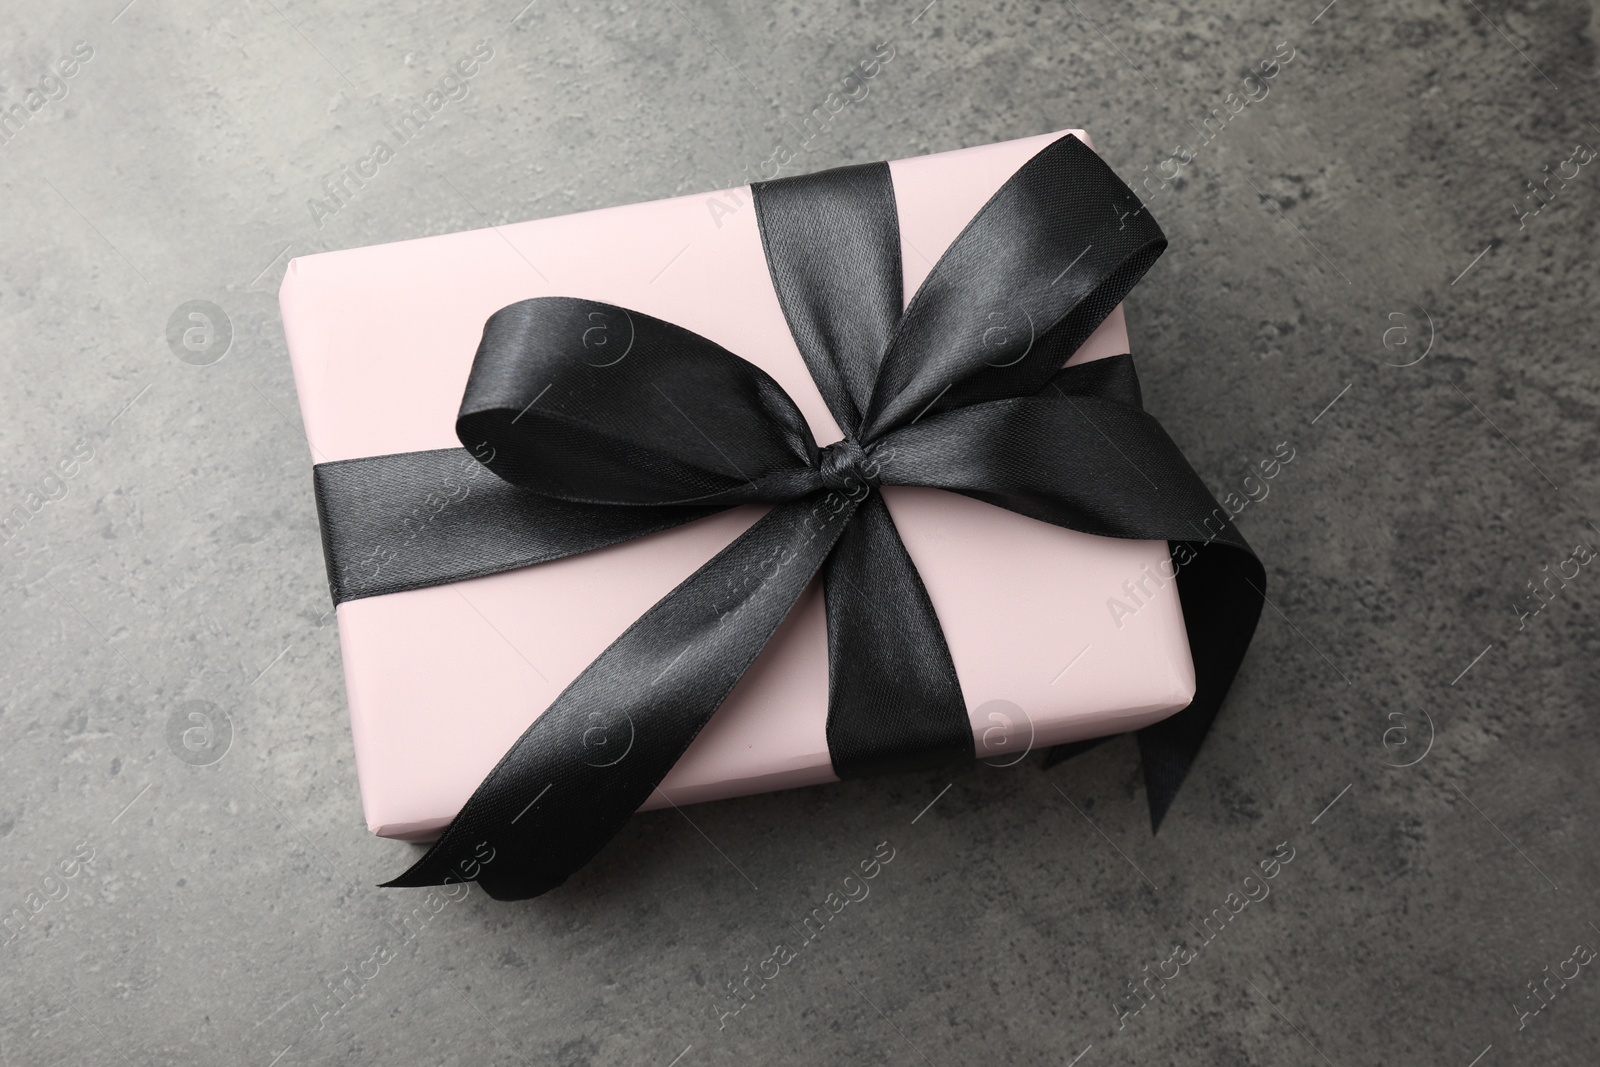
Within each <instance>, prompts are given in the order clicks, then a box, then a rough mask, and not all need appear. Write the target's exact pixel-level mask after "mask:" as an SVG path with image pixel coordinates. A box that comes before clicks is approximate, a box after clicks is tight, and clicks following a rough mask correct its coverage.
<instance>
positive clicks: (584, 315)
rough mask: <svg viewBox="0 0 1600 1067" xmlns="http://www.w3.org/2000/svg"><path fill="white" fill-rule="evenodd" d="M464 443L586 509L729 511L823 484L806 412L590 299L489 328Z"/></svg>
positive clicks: (728, 366)
mask: <svg viewBox="0 0 1600 1067" xmlns="http://www.w3.org/2000/svg"><path fill="white" fill-rule="evenodd" d="M456 435H457V436H458V437H459V438H460V439H461V443H462V444H463V445H465V446H466V447H467V448H468V449H469V450H470V451H472V453H473V454H474V455H475V456H477V457H478V458H479V459H480V460H481V461H482V462H483V463H484V465H485V466H487V467H488V468H489V469H490V470H492V471H494V473H496V474H498V475H499V476H500V477H501V478H504V479H505V480H506V481H508V482H512V483H513V484H516V485H519V486H522V487H523V488H525V489H530V490H532V491H533V492H535V493H538V494H539V495H541V496H545V497H551V498H554V499H556V500H564V501H570V502H573V503H583V504H626V505H686V504H694V505H717V504H720V505H724V506H726V505H731V504H741V503H750V502H755V501H762V502H770V501H777V500H790V499H793V498H795V497H797V496H801V495H803V494H805V493H807V492H810V491H812V490H814V489H815V488H816V486H817V480H816V476H815V473H814V472H813V471H812V470H811V463H810V456H811V454H812V451H813V450H814V448H815V445H814V443H813V442H812V439H811V431H810V428H809V427H808V426H807V425H806V421H805V418H804V416H802V415H801V414H800V409H799V408H797V407H795V404H794V401H793V400H791V399H789V396H788V394H787V393H785V392H784V391H783V388H782V387H781V386H779V385H778V383H777V382H775V381H773V379H772V377H771V376H770V375H768V374H767V373H766V372H765V371H763V370H762V369H761V368H759V367H757V366H756V365H755V364H753V363H750V362H748V361H746V360H743V359H740V358H739V357H738V356H736V355H734V354H733V353H732V352H729V351H728V350H727V349H725V348H723V347H722V346H721V345H718V344H716V343H715V342H713V341H710V340H707V339H706V338H704V337H701V336H700V335H699V334H697V333H693V332H691V331H689V330H685V329H683V328H682V327H681V326H675V325H673V324H672V323H670V322H665V321H663V320H661V319H657V318H654V317H652V316H649V315H645V314H643V313H642V312H638V311H629V310H628V309H627V308H621V307H617V306H615V305H613V304H605V303H601V302H598V301H594V300H578V299H573V298H571V297H540V298H537V299H532V300H523V301H520V302H519V303H516V304H512V305H510V306H509V307H506V308H502V309H501V310H500V311H497V312H495V313H494V315H492V316H490V318H489V320H488V322H487V323H486V324H485V326H484V331H483V340H482V342H480V343H479V345H478V353H477V356H476V358H475V359H474V360H473V363H472V373H471V375H470V376H469V377H468V379H467V388H466V393H465V395H464V397H463V399H462V402H461V413H460V415H459V417H458V418H457V419H456Z"/></svg>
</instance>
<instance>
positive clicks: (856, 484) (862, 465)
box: [817, 437, 882, 500]
mask: <svg viewBox="0 0 1600 1067" xmlns="http://www.w3.org/2000/svg"><path fill="white" fill-rule="evenodd" d="M817 472H818V473H819V474H820V475H821V476H822V484H823V485H825V486H827V487H828V488H829V489H834V490H837V491H839V492H841V493H843V494H844V495H845V496H847V497H849V498H850V499H852V500H859V499H861V498H862V497H864V496H866V495H867V494H868V493H870V492H871V491H872V490H873V489H874V488H876V486H877V485H878V476H879V475H880V474H881V473H882V469H881V467H880V466H879V464H878V461H877V460H876V459H874V458H873V456H872V452H871V451H870V450H869V449H865V448H862V447H861V444H860V442H858V441H857V440H856V439H855V438H854V437H846V438H845V439H844V440H842V441H835V442H834V443H833V444H831V445H829V446H828V447H827V448H824V449H823V450H822V455H821V457H820V458H819V459H818V461H817Z"/></svg>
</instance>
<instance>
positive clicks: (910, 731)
mask: <svg viewBox="0 0 1600 1067" xmlns="http://www.w3.org/2000/svg"><path fill="white" fill-rule="evenodd" d="M823 578H824V581H825V583H826V584H825V590H826V595H827V602H828V752H829V754H830V755H831V756H832V758H833V769H834V771H835V773H837V774H838V775H839V777H840V778H861V777H866V776H868V775H874V774H883V773H888V772H894V771H906V770H920V769H923V768H927V767H932V766H938V765H941V764H944V763H949V762H953V761H955V760H961V759H965V760H971V759H972V758H973V756H974V748H973V741H972V721H971V719H969V718H968V716H967V704H966V700H965V699H964V698H963V697H962V695H961V682H960V680H959V679H958V678H957V677H956V667H955V663H954V662H953V661H952V660H951V658H950V648H949V646H948V645H946V644H945V639H944V630H943V629H942V628H941V627H940V626H939V617H938V615H936V614H935V613H934V610H933V601H932V600H930V599H929V597H928V590H927V588H926V587H925V586H924V585H923V584H922V578H921V576H920V575H918V574H917V568H916V565H915V564H914V563H913V562H912V561H911V556H910V555H909V554H908V553H907V552H906V548H905V544H904V543H903V542H902V541H901V540H900V534H899V531H897V530H896V529H895V526H894V520H893V519H892V518H890V516H889V508H888V506H887V505H886V504H884V502H883V496H882V495H881V494H879V493H872V494H870V495H869V496H867V497H866V498H865V499H864V500H863V501H862V503H861V505H860V507H859V508H858V509H857V511H856V514H855V518H854V520H853V521H852V522H851V523H850V527H849V529H848V530H846V531H845V533H844V536H843V537H841V538H840V539H839V544H838V546H837V547H836V548H835V549H834V552H833V555H831V556H829V557H828V562H827V564H826V566H825V568H824V570H823Z"/></svg>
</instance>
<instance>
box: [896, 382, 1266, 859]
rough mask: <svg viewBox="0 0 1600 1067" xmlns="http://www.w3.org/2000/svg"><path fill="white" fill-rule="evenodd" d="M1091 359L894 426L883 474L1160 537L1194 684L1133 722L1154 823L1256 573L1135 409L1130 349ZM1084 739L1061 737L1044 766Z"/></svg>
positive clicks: (1241, 641)
mask: <svg viewBox="0 0 1600 1067" xmlns="http://www.w3.org/2000/svg"><path fill="white" fill-rule="evenodd" d="M1119 362H1120V364H1121V365H1119ZM1099 363H1100V364H1104V366H1097V365H1096V364H1085V365H1084V366H1083V367H1082V368H1070V369H1068V370H1065V371H1062V372H1061V373H1060V374H1059V375H1058V376H1057V378H1056V379H1055V380H1054V381H1053V383H1052V384H1051V385H1050V386H1047V387H1046V388H1045V389H1044V390H1042V391H1041V392H1040V393H1039V394H1038V395H1036V396H1033V397H1027V398H1020V399H1012V400H998V401H990V402H988V403H983V404H973V405H969V406H967V407H965V408H959V409H956V410H954V411H950V412H945V413H943V414H938V415H934V416H932V417H930V418H927V419H923V420H922V421H920V422H918V423H916V424H914V425H912V426H908V427H906V428H904V429H902V430H897V431H895V432H894V433H893V434H891V435H890V436H889V437H888V438H886V439H885V442H884V446H883V449H882V452H883V455H884V456H885V457H886V459H885V461H884V465H883V474H882V479H883V481H884V483H885V484H891V485H926V486H933V487H935V488H940V489H948V490H950V491H952V492H957V493H964V494H966V495H968V496H972V497H975V498H977V499H979V500H983V501H986V502H987V503H990V504H995V505H997V506H999V507H1003V508H1006V509H1007V510H1010V511H1015V512H1017V513H1018V514H1022V515H1027V516H1029V517H1030V518H1035V519H1039V520H1042V521H1044V522H1049V523H1052V524H1054V525H1057V526H1064V527H1066V528H1068V529H1072V530H1079V531H1082V532H1084V533H1091V534H1097V535H1100V536H1103V537H1126V538H1135V539H1139V540H1164V541H1167V542H1168V543H1169V545H1170V548H1171V552H1172V566H1173V568H1174V574H1173V575H1172V576H1171V577H1175V578H1176V581H1177V586H1178V595H1179V599H1180V602H1181V605H1182V608H1183V617H1184V626H1185V629H1186V630H1187V631H1188V636H1189V649H1190V653H1191V655H1192V658H1193V660H1194V667H1195V695H1194V699H1193V700H1192V701H1191V702H1190V704H1189V705H1188V706H1187V707H1186V708H1184V709H1183V710H1182V711H1180V712H1178V713H1177V714H1175V715H1172V716H1170V717H1169V718H1167V719H1165V720H1163V721H1161V722H1159V723H1156V724H1154V725H1152V726H1148V727H1145V728H1143V729H1141V730H1139V731H1137V737H1138V741H1139V750H1140V755H1141V758H1142V762H1143V764H1144V775H1145V785H1146V788H1147V791H1148V794H1149V803H1150V818H1151V825H1152V828H1153V829H1154V828H1159V827H1160V825H1161V820H1162V819H1163V817H1165V815H1166V813H1167V810H1168V809H1169V808H1170V807H1171V806H1172V801H1173V798H1174V797H1175V796H1176V795H1177V792H1178V787H1179V786H1180V785H1181V784H1182V783H1183V780H1184V778H1185V776H1186V775H1187V774H1188V773H1189V769H1190V767H1192V766H1193V764H1194V761H1195V758H1196V756H1197V754H1198V753H1199V750H1200V746H1201V743H1202V742H1203V741H1204V739H1205V736H1206V733H1207V731H1208V730H1209V729H1210V727H1211V723H1212V722H1213V720H1215V718H1216V716H1217V711H1218V709H1219V708H1220V707H1221V705H1222V700H1223V697H1224V696H1226V695H1227V692H1228V688H1229V686H1231V685H1232V683H1233V679H1234V676H1235V675H1236V674H1237V673H1238V670H1239V665H1240V663H1241V662H1242V661H1243V659H1244V654H1245V651H1246V649H1248V648H1249V645H1250V638H1251V636H1252V635H1253V634H1254V633H1255V627H1256V623H1257V621H1258V620H1259V619H1260V616H1261V608H1262V605H1263V602H1264V600H1265V595H1266V594H1265V589H1266V573H1265V571H1264V569H1263V568H1262V566H1261V563H1260V561H1259V560H1258V559H1257V558H1256V556H1255V553H1254V552H1252V551H1251V549H1250V546H1249V544H1248V543H1247V542H1246V541H1245V539H1244V536H1243V535H1242V534H1241V533H1240V532H1239V530H1238V528H1237V527H1235V526H1234V525H1233V522H1232V519H1231V517H1230V516H1229V513H1228V512H1227V510H1226V509H1224V508H1223V507H1222V506H1221V505H1219V504H1218V503H1217V502H1216V500H1215V499H1214V498H1213V497H1212V496H1211V493H1210V491H1209V490H1207V489H1206V487H1205V483H1204V482H1202V481H1201V480H1200V477H1199V476H1198V475H1197V474H1195V472H1194V469H1193V468H1191V467H1190V466H1189V464H1188V462H1187V461H1186V460H1185V459H1184V458H1183V454H1182V452H1180V451H1179V449H1178V447H1177V445H1175V444H1174V443H1173V442H1172V439H1171V438H1169V437H1168V436H1167V435H1166V433H1165V432H1164V431H1163V430H1162V429H1161V427H1160V425H1159V424H1158V423H1157V422H1156V420H1155V419H1153V418H1152V417H1151V416H1150V415H1148V414H1147V413H1145V412H1144V411H1142V410H1141V409H1140V408H1139V407H1138V405H1137V397H1138V391H1137V382H1136V380H1135V379H1134V378H1133V376H1132V361H1131V359H1129V357H1126V356H1119V357H1112V358H1111V359H1107V360H1101V361H1099ZM1090 368H1093V369H1090ZM1086 747H1088V746H1087V745H1084V744H1077V745H1069V746H1063V748H1064V749H1065V751H1060V750H1058V751H1057V752H1056V753H1053V754H1052V756H1051V757H1050V758H1049V760H1048V763H1047V765H1050V764H1054V763H1057V762H1059V761H1060V760H1061V759H1064V758H1066V757H1067V756H1070V755H1073V754H1075V753H1077V752H1081V751H1084V749H1085V748H1086Z"/></svg>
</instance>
